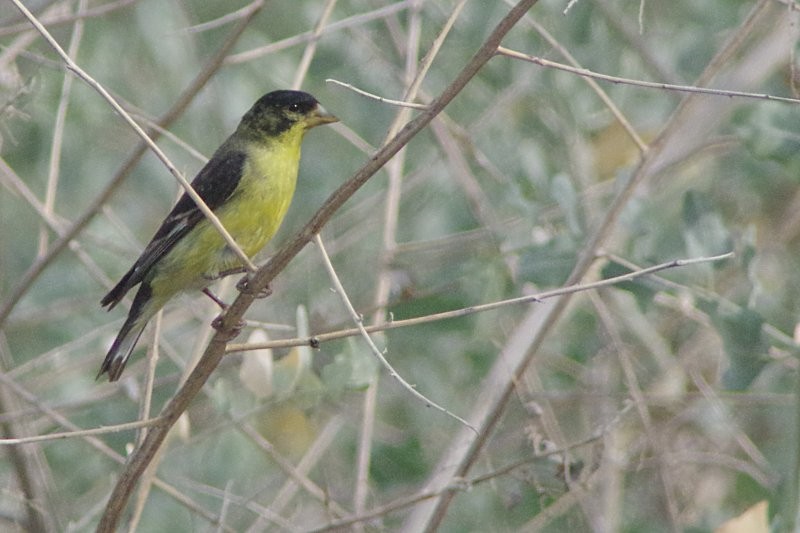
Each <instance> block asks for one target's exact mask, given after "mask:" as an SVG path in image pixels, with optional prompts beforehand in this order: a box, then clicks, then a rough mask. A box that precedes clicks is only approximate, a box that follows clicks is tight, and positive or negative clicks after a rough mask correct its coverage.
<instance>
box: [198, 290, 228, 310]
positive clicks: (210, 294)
mask: <svg viewBox="0 0 800 533" xmlns="http://www.w3.org/2000/svg"><path fill="white" fill-rule="evenodd" d="M203 294H205V295H206V296H208V297H209V298H211V299H212V300H213V301H214V303H215V304H217V305H218V306H220V307H221V308H222V310H223V311H225V310H226V309H227V308H228V307H229V305H228V304H226V303H225V302H223V301H222V299H221V298H220V297H219V296H217V295H216V294H214V293H213V292H211V289H209V288H208V287H206V288H205V289H203Z"/></svg>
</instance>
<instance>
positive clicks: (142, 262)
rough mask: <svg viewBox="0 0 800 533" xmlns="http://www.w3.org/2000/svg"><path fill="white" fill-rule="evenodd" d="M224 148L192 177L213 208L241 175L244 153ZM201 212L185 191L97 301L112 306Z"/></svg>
mask: <svg viewBox="0 0 800 533" xmlns="http://www.w3.org/2000/svg"><path fill="white" fill-rule="evenodd" d="M223 149H224V145H223V147H222V148H221V149H220V150H218V151H217V153H215V154H214V157H212V158H211V160H210V161H209V162H208V163H206V166H204V167H203V168H202V169H201V170H200V172H199V173H198V174H197V177H195V178H194V180H192V187H193V188H194V190H195V191H197V194H199V195H200V198H202V199H203V201H204V202H205V203H206V205H208V207H209V208H210V209H211V210H212V211H214V210H216V209H217V208H218V207H219V206H221V205H222V204H223V203H225V201H226V200H227V199H228V198H230V196H231V195H232V194H233V191H234V190H236V186H237V185H238V184H239V180H240V179H241V177H242V171H243V167H244V162H245V159H246V158H247V155H246V154H245V153H244V152H241V151H238V150H225V153H223V154H220V152H222V151H223ZM204 216H205V215H203V212H202V211H200V209H199V208H198V207H197V205H196V204H195V203H194V200H192V198H191V197H190V196H189V195H188V194H186V193H183V195H182V196H181V197H180V199H179V200H178V203H177V204H175V207H173V208H172V211H170V212H169V214H168V215H167V218H165V219H164V222H162V223H161V227H160V228H158V231H156V234H155V235H154V236H153V239H152V240H151V241H150V243H149V244H148V245H147V246H146V247H145V249H144V251H143V252H142V255H140V256H139V259H137V260H136V262H135V263H134V264H133V266H132V267H131V269H130V270H129V271H128V273H127V274H125V275H124V276H123V277H122V279H121V280H120V281H119V283H117V285H116V286H115V287H114V288H113V289H111V291H110V292H109V293H108V294H106V295H105V297H104V298H103V299H102V300H101V301H100V303H101V305H103V306H108V308H109V309H111V308H112V307H114V306H115V305H116V304H117V303H118V302H119V301H120V300H122V297H123V296H125V293H127V292H128V291H129V290H130V289H131V288H132V287H134V286H135V285H136V284H137V283H140V282H141V281H142V280H143V279H144V277H145V276H146V275H147V273H148V272H149V271H150V269H151V268H152V267H153V265H155V264H156V263H157V262H158V261H159V260H160V259H161V258H162V257H164V256H165V255H166V254H167V253H168V252H169V251H170V250H172V248H173V247H174V246H175V244H176V243H177V242H178V241H180V240H181V239H182V238H183V237H184V235H186V234H187V233H189V231H191V229H192V228H193V227H195V226H196V225H197V223H198V222H200V221H201V220H203V217H204Z"/></svg>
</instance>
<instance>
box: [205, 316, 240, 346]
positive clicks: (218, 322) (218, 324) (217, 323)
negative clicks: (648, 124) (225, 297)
mask: <svg viewBox="0 0 800 533" xmlns="http://www.w3.org/2000/svg"><path fill="white" fill-rule="evenodd" d="M222 321H223V316H222V315H219V316H218V317H217V318H215V319H214V320H212V321H211V327H212V328H214V329H215V330H217V331H222V329H223V324H222ZM246 325H247V322H245V321H244V320H240V321H239V323H238V324H236V325H234V326H233V327H231V330H230V331H229V332H228V333H227V335H225V338H224V339H223V340H224V341H225V342H228V341H229V340H231V339H233V338H234V337H237V336H238V335H239V333H241V332H242V328H244V327H245V326H246Z"/></svg>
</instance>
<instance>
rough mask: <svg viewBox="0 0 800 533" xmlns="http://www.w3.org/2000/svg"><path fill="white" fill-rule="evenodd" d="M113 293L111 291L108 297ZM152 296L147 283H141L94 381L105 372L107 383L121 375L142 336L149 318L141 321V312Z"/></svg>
mask: <svg viewBox="0 0 800 533" xmlns="http://www.w3.org/2000/svg"><path fill="white" fill-rule="evenodd" d="M113 292H114V291H113V290H112V291H111V292H110V293H109V296H110V295H111V294H112V293H113ZM123 294H124V293H123ZM152 295H153V292H152V289H151V288H150V285H149V284H148V283H142V285H141V286H140V287H139V291H138V292H137V293H136V297H135V298H134V299H133V305H132V306H131V310H130V312H129V313H128V318H127V319H126V320H125V323H124V324H123V325H122V329H120V330H119V333H118V334H117V338H116V339H114V343H113V344H112V345H111V348H110V349H109V350H108V353H107V354H106V358H105V359H104V360H103V364H102V365H100V371H99V372H98V373H97V377H96V378H95V379H99V378H100V376H102V375H103V374H105V373H106V372H108V380H109V381H117V380H118V379H119V377H120V375H122V371H123V370H124V369H125V364H126V363H127V362H128V358H129V357H130V356H131V354H132V353H133V349H134V348H136V343H137V342H138V341H139V337H141V336H142V332H143V331H144V327H145V326H146V325H147V320H148V318H149V317H146V318H144V319H142V312H143V311H144V306H145V304H147V302H149V301H150V298H151V297H152ZM107 298H108V296H106V298H104V299H103V301H105V300H106V299H107ZM120 298H121V296H120ZM114 304H116V302H112V304H111V306H112V307H113V306H114Z"/></svg>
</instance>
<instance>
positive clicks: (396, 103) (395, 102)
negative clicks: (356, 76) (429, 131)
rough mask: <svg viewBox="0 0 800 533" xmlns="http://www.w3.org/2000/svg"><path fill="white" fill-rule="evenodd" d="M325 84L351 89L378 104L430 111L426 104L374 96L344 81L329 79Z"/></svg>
mask: <svg viewBox="0 0 800 533" xmlns="http://www.w3.org/2000/svg"><path fill="white" fill-rule="evenodd" d="M325 83H333V84H335V85H339V86H341V87H345V88H347V89H350V90H351V91H353V92H355V93H358V94H360V95H362V96H366V97H367V98H372V99H373V100H377V101H378V102H381V103H382V104H389V105H394V106H398V107H408V108H410V109H428V106H426V105H425V104H416V103H414V102H403V101H400V100H392V99H391V98H384V97H383V96H378V95H377V94H372V93H370V92H367V91H365V90H364V89H359V88H358V87H356V86H355V85H352V84H350V83H345V82H343V81H339V80H335V79H333V78H327V79H326V80H325Z"/></svg>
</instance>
